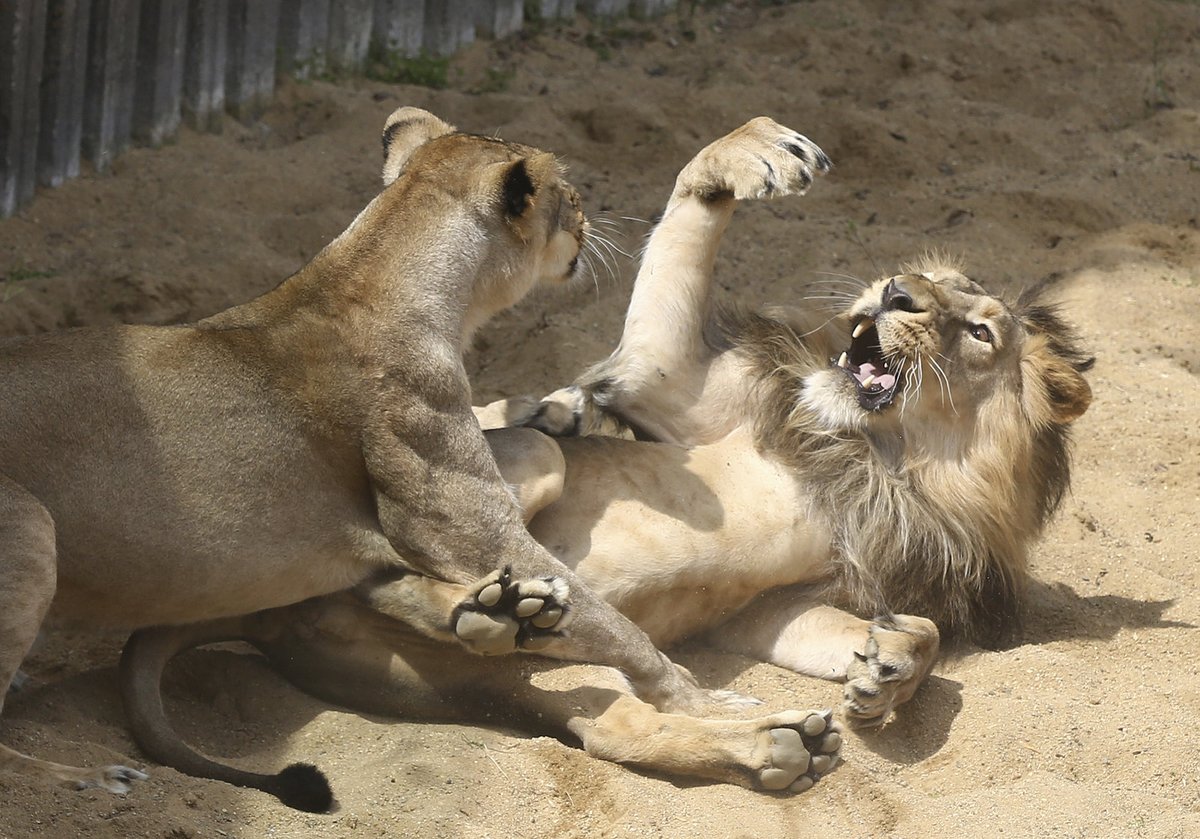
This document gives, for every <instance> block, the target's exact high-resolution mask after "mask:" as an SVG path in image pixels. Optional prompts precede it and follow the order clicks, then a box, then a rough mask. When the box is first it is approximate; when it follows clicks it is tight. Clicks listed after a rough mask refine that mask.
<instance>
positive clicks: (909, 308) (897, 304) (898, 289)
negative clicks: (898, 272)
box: [882, 277, 921, 312]
mask: <svg viewBox="0 0 1200 839" xmlns="http://www.w3.org/2000/svg"><path fill="white" fill-rule="evenodd" d="M882 302H883V308H884V309H891V310H896V311H900V312H919V311H921V309H919V308H917V304H916V301H915V300H914V299H913V294H912V292H911V291H910V290H909V289H908V288H906V287H905V285H904V282H903V279H902V278H901V277H892V278H891V279H890V280H889V281H888V284H887V285H886V286H884V287H883V301H882Z"/></svg>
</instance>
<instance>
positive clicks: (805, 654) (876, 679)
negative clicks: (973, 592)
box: [709, 588, 940, 725]
mask: <svg viewBox="0 0 1200 839" xmlns="http://www.w3.org/2000/svg"><path fill="white" fill-rule="evenodd" d="M709 637H710V639H711V641H712V642H713V643H714V644H715V645H716V646H718V647H720V648H721V649H725V650H728V651H730V652H735V653H738V654H741V655H745V656H748V657H750V658H755V659H758V660H760V661H767V662H770V663H772V664H776V665H779V666H780V667H786V668H788V669H789V670H795V671H796V672H797V673H803V674H805V675H809V676H816V677H817V678H821V679H830V680H833V681H841V682H845V683H846V687H845V690H844V691H843V693H844V697H845V701H844V702H843V705H842V710H843V713H845V715H846V717H847V718H848V719H849V720H850V721H851V722H853V723H854V724H856V725H878V724H880V723H882V722H884V721H886V720H887V718H888V717H889V716H890V715H891V713H892V711H893V710H894V709H895V708H896V707H897V706H898V705H901V704H903V703H904V702H907V701H908V700H909V699H911V698H912V696H913V694H914V693H915V692H916V690H917V688H918V687H920V685H921V683H922V682H923V681H925V678H926V677H927V676H928V675H929V672H930V670H932V669H933V665H934V663H935V662H936V660H937V655H938V650H939V646H940V636H939V634H938V630H937V627H936V626H935V625H934V624H933V622H932V621H930V620H927V619H925V618H921V617H916V616H913V615H890V616H886V617H880V618H876V619H875V620H871V621H868V620H863V619H862V618H859V617H856V616H855V615H852V614H850V613H848V612H844V611H842V610H841V609H837V608H835V607H833V606H827V605H824V604H822V603H820V602H819V601H817V600H815V599H813V598H812V597H811V596H810V595H808V594H806V592H805V591H804V590H803V589H795V588H783V589H776V590H775V591H771V592H768V593H766V594H764V595H762V596H761V597H759V598H758V599H757V600H755V601H754V602H753V603H751V604H750V605H749V606H747V607H746V608H745V609H743V610H742V611H741V612H739V613H738V614H737V615H735V616H734V617H733V618H732V619H731V620H730V621H728V622H727V623H725V624H723V625H722V626H720V627H718V628H717V629H715V630H713V632H712V633H710V635H709Z"/></svg>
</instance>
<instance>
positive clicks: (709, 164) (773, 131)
mask: <svg viewBox="0 0 1200 839" xmlns="http://www.w3.org/2000/svg"><path fill="white" fill-rule="evenodd" d="M832 165H833V164H832V163H830V161H829V157H828V156H827V155H826V154H825V152H823V151H822V150H821V148H820V147H819V146H818V145H817V144H816V143H814V142H813V141H812V140H810V139H808V138H807V137H805V136H804V135H803V134H799V133H797V132H795V131H793V130H791V129H790V128H787V127H785V126H783V125H780V124H779V123H777V122H775V120H773V119H770V118H769V117H757V118H755V119H752V120H750V121H749V122H748V123H746V124H745V125H743V126H742V127H741V128H739V129H737V130H736V131H734V132H732V133H730V134H727V135H726V136H724V137H722V138H721V139H719V140H717V141H716V142H714V143H712V144H710V145H709V146H708V147H706V148H705V149H704V150H702V151H701V152H700V154H698V155H696V157H695V158H694V159H693V160H692V161H691V163H689V164H688V165H687V166H686V167H684V169H683V171H682V172H681V173H680V175H679V182H678V188H679V189H681V190H682V191H683V192H685V193H693V194H696V195H700V196H701V197H704V198H715V197H719V196H722V195H732V196H733V197H734V198H735V199H737V200H739V201H745V200H751V199H756V198H779V197H783V196H785V195H802V194H804V193H805V192H806V191H807V190H808V188H809V187H810V186H812V183H813V180H814V178H815V177H816V176H817V175H821V174H824V173H825V172H828V171H829V170H830V168H832Z"/></svg>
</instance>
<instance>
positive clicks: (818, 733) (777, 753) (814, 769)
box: [758, 710, 842, 792]
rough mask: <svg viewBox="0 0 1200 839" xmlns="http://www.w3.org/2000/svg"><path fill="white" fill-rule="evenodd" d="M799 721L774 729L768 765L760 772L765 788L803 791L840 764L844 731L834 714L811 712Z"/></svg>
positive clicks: (770, 735)
mask: <svg viewBox="0 0 1200 839" xmlns="http://www.w3.org/2000/svg"><path fill="white" fill-rule="evenodd" d="M802 716H803V719H801V720H799V721H798V722H794V723H790V724H784V725H780V726H778V727H775V728H771V729H770V730H769V731H768V732H767V735H768V736H769V737H770V741H771V742H770V746H769V749H768V755H767V758H766V765H765V767H764V768H763V769H760V770H759V772H758V781H759V784H760V785H761V786H762V788H763V789H766V790H772V791H776V792H782V791H785V790H786V791H787V792H804V791H805V790H807V789H810V788H811V787H812V785H813V784H815V783H816V782H817V781H819V780H820V779H821V778H822V777H823V776H824V775H826V774H827V773H828V772H830V771H831V770H832V769H833V768H834V767H835V766H837V765H838V763H839V762H840V761H841V751H842V735H841V729H840V728H839V727H838V725H837V723H836V722H834V721H833V712H832V711H828V710H826V711H809V712H807V714H806V715H802Z"/></svg>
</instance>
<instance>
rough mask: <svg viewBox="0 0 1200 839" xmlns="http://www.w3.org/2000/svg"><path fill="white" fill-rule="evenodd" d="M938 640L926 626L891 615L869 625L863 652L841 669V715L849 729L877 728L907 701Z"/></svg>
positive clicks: (926, 672) (924, 673)
mask: <svg viewBox="0 0 1200 839" xmlns="http://www.w3.org/2000/svg"><path fill="white" fill-rule="evenodd" d="M938 645H939V635H938V630H937V627H936V626H935V625H934V624H933V622H932V621H930V620H926V619H925V618H918V617H913V616H912V615H896V616H895V617H893V618H888V619H879V620H876V622H875V623H873V624H871V629H870V634H869V635H868V637H867V643H866V645H865V648H864V649H863V652H861V653H857V652H856V653H855V654H854V656H855V660H854V661H853V662H851V664H850V666H849V667H848V668H847V669H846V687H845V689H844V690H843V692H842V695H843V702H842V712H843V713H844V714H845V715H846V719H847V720H849V721H850V723H851V724H852V725H855V726H872V725H880V724H882V723H884V722H886V721H887V718H888V717H889V716H890V715H891V713H892V711H893V709H895V707H896V706H897V705H900V704H902V703H904V702H907V701H908V700H909V699H911V698H912V695H913V693H915V692H916V690H917V688H918V687H919V686H920V685H921V682H923V681H925V677H926V676H928V675H929V671H930V670H931V669H932V668H933V663H934V661H935V660H936V659H937V653H938Z"/></svg>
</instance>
